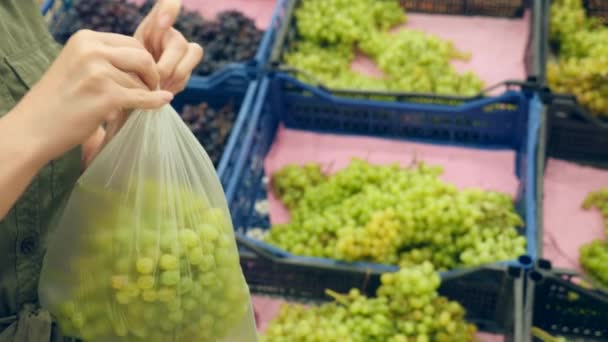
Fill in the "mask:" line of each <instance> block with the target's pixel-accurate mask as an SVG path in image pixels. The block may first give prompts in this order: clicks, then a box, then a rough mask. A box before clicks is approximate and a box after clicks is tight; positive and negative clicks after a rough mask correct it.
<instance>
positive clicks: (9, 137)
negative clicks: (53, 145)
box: [2, 105, 53, 170]
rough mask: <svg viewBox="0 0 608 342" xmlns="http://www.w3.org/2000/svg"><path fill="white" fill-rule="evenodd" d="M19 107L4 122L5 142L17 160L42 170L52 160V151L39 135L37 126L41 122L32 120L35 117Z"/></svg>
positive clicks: (7, 115) (8, 114)
mask: <svg viewBox="0 0 608 342" xmlns="http://www.w3.org/2000/svg"><path fill="white" fill-rule="evenodd" d="M24 109H25V108H23V107H22V106H20V105H17V106H15V107H14V108H13V110H11V111H10V112H8V113H7V114H6V116H5V117H4V118H3V120H2V121H4V127H5V128H6V129H5V130H3V131H5V132H6V133H4V134H6V135H5V136H4V137H3V138H4V139H3V140H5V139H6V140H5V141H6V143H7V145H8V146H10V147H12V149H13V153H14V156H15V158H16V160H18V161H21V162H22V163H24V164H26V165H27V166H28V167H29V168H31V169H34V170H39V169H41V168H42V167H43V166H44V165H45V164H46V163H48V162H49V161H50V160H51V159H52V158H53V156H52V153H51V151H48V148H46V146H48V145H47V144H46V143H45V142H44V141H45V139H44V137H43V136H42V135H41V134H40V133H39V130H38V129H37V125H40V123H39V122H36V121H35V120H33V119H31V117H32V116H33V115H30V114H31V113H28V112H27V111H25V110H24Z"/></svg>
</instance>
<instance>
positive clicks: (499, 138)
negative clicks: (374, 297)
mask: <svg viewBox="0 0 608 342" xmlns="http://www.w3.org/2000/svg"><path fill="white" fill-rule="evenodd" d="M286 83H287V84H289V85H290V86H292V87H294V88H299V89H300V90H301V93H300V94H298V95H294V94H289V95H287V94H284V93H281V92H278V91H277V88H279V87H283V86H285V84H286ZM540 107H541V103H540V100H539V99H538V98H537V97H535V96H534V95H533V94H532V93H530V92H523V91H515V90H508V91H506V92H505V93H504V94H503V95H501V96H498V97H491V98H480V99H477V100H473V101H470V102H466V103H462V104H461V105H460V106H444V105H434V104H426V105H423V104H412V103H392V104H391V106H390V107H388V108H387V107H386V105H382V104H378V103H377V102H375V101H368V100H357V101H355V102H353V100H350V99H348V100H347V99H343V98H338V97H334V96H331V95H328V94H327V93H325V92H322V91H320V90H318V89H316V88H314V87H311V86H309V85H306V84H304V83H301V82H299V81H295V80H293V79H291V78H288V77H285V76H284V75H282V74H279V73H277V74H272V75H271V76H269V77H267V78H265V79H263V80H262V81H261V83H260V86H259V91H258V96H257V99H256V102H255V104H254V105H253V111H252V113H251V117H250V121H249V125H248V126H247V128H246V129H245V131H244V134H241V135H239V137H238V138H239V139H243V140H244V142H243V143H242V144H243V145H242V146H244V148H241V149H240V151H236V153H238V154H239V156H238V157H237V158H236V160H237V163H236V165H235V168H236V170H235V171H233V172H232V177H231V180H230V181H229V184H228V186H227V187H226V197H227V201H228V204H229V206H230V210H231V213H232V218H233V223H234V227H235V229H236V236H237V240H238V241H239V243H240V245H241V246H244V247H245V251H244V253H243V258H244V259H243V260H244V262H245V264H244V265H245V267H244V272H245V276H246V278H247V279H248V281H249V284H250V286H251V287H252V289H254V290H260V291H262V292H264V289H266V290H267V291H269V292H272V291H277V294H281V295H286V294H288V292H290V291H293V292H294V293H296V294H297V295H298V296H311V297H313V298H314V297H317V298H319V297H323V296H324V295H323V291H322V288H323V289H324V288H334V289H336V290H337V291H340V290H344V289H345V287H350V286H352V284H362V283H365V282H366V279H368V277H370V276H371V275H378V274H381V273H383V272H392V271H395V270H396V269H397V267H396V266H390V265H380V264H372V263H364V262H356V263H348V262H341V261H336V260H331V259H325V258H315V257H304V256H296V255H292V254H290V253H288V252H286V251H284V250H281V249H279V248H277V247H275V246H271V245H269V244H267V243H264V242H261V241H259V240H256V239H252V238H250V237H248V236H247V235H246V232H247V230H249V229H251V228H258V227H262V228H266V229H267V228H268V227H269V223H268V219H267V218H260V216H259V215H258V214H257V213H256V210H255V205H256V202H257V201H258V200H259V199H260V198H263V196H265V194H266V193H265V185H264V170H263V163H264V158H265V156H266V154H267V153H268V151H269V149H270V146H271V145H272V142H273V139H274V138H275V133H276V130H277V127H278V125H279V123H282V124H284V125H285V126H286V127H287V128H295V129H301V130H308V131H315V132H325V133H334V134H351V135H368V136H376V137H382V138H387V139H409V140H417V141H423V142H431V143H436V144H437V143H438V144H444V145H458V146H466V147H471V148H482V149H498V150H505V149H511V150H514V151H516V158H515V166H516V167H515V169H516V173H517V176H518V178H519V187H518V192H519V193H518V195H517V201H516V202H517V203H516V207H517V210H518V212H519V213H520V215H522V217H523V218H524V220H525V226H526V227H525V229H523V230H522V231H521V233H522V234H525V236H526V238H527V241H528V247H527V254H528V256H525V257H523V258H520V260H513V261H510V262H504V263H499V264H501V265H509V266H514V267H522V266H523V267H526V266H527V265H529V264H531V262H532V259H534V258H536V256H537V252H536V251H537V247H538V246H537V243H538V241H537V238H536V235H537V227H536V202H535V201H536V196H537V195H536V178H535V177H536V163H535V162H536V160H537V159H536V158H537V156H536V153H537V147H538V139H537V138H538V135H537V130H538V129H539V124H540V121H539V120H540ZM226 153H229V152H228V151H227V152H226ZM232 153H233V152H232V151H231V152H230V154H231V155H232ZM230 158H233V157H232V156H231V157H230ZM251 251H253V252H254V253H253V255H255V256H260V255H264V256H266V258H267V259H270V260H274V261H272V262H265V261H262V259H256V258H250V257H248V256H247V255H250V256H251ZM256 260H259V264H256V262H257V261H256ZM277 260H279V261H280V262H277ZM260 267H261V268H262V269H267V270H266V271H262V270H260V269H259V268H260ZM322 271H324V272H322ZM459 271H460V270H454V271H449V272H444V273H443V276H448V275H449V274H450V273H451V272H459ZM284 283H286V284H290V285H287V286H286V285H284ZM481 283H484V284H483V285H479V286H478V287H484V286H486V287H487V286H488V284H487V282H481ZM298 284H299V285H298ZM469 285H470V286H471V288H475V284H473V283H472V284H469ZM284 286H285V287H284ZM307 286H311V287H310V288H307ZM281 288H285V289H287V290H281ZM371 288H373V286H371V287H370V289H371ZM488 291H490V293H491V294H489V295H488V298H491V299H492V300H494V301H498V300H500V293H498V292H497V291H496V290H492V289H491V288H490V289H489V290H488ZM372 292H373V291H372ZM463 296H465V297H466V295H465V294H463ZM455 299H457V300H458V301H460V302H461V303H463V305H465V307H467V308H468V309H469V310H470V312H472V313H475V312H484V314H485V313H487V309H485V310H486V311H483V310H484V309H483V308H482V307H483V305H485V304H484V303H480V302H479V301H478V299H479V298H478V297H476V296H471V297H467V298H455ZM467 301H468V302H467ZM482 301H483V300H482ZM490 306H491V305H490ZM476 307H479V308H478V309H477V310H476V309H475V308H476ZM488 317H489V316H485V315H479V316H478V317H477V319H478V320H479V321H484V320H486V319H488Z"/></svg>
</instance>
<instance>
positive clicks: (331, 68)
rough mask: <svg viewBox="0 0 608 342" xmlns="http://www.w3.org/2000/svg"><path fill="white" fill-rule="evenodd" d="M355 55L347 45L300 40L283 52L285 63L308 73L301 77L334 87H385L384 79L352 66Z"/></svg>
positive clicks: (380, 88) (374, 88)
mask: <svg viewBox="0 0 608 342" xmlns="http://www.w3.org/2000/svg"><path fill="white" fill-rule="evenodd" d="M354 58H355V55H354V51H353V49H352V47H351V46H348V45H344V44H339V45H332V46H320V45H317V44H315V43H312V42H309V41H300V42H297V43H296V44H295V46H294V48H293V49H292V50H291V51H290V52H288V53H287V54H285V63H286V64H287V65H289V66H291V67H293V68H296V69H298V70H303V71H304V72H306V73H307V74H308V75H300V78H301V79H302V80H303V81H308V82H311V81H313V82H321V83H322V84H323V85H325V86H328V87H331V88H335V89H352V88H355V89H358V88H361V89H368V90H377V91H382V90H388V89H387V88H386V84H385V83H386V82H385V81H384V80H383V79H380V78H377V77H372V76H367V75H363V74H360V73H358V72H356V71H353V70H351V67H350V66H351V63H352V61H353V60H354ZM310 77H312V79H311V78H310Z"/></svg>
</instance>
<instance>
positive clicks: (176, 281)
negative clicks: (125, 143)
mask: <svg viewBox="0 0 608 342" xmlns="http://www.w3.org/2000/svg"><path fill="white" fill-rule="evenodd" d="M143 187H144V190H145V191H144V192H145V194H146V196H145V197H143V198H144V199H143V200H141V199H140V200H139V202H137V203H136V205H134V207H132V208H129V207H128V205H126V204H125V202H128V201H125V200H124V198H125V197H126V198H128V197H129V196H134V195H132V194H129V193H127V194H121V196H117V197H116V198H114V197H113V195H116V194H109V193H104V192H102V191H95V193H96V194H97V195H98V196H104V201H103V204H104V206H103V208H104V209H106V211H107V212H105V217H104V218H103V219H101V220H99V221H93V220H92V221H91V222H89V224H90V225H91V228H90V229H91V232H92V233H91V234H83V236H82V237H81V238H82V239H83V241H82V242H83V245H84V246H85V247H86V249H85V250H86V253H83V254H84V255H83V256H82V257H80V258H74V259H73V260H70V262H72V266H71V267H72V268H74V269H78V270H80V271H79V272H78V273H77V274H78V277H79V279H66V280H65V281H66V282H67V284H70V286H66V288H69V291H68V292H66V293H64V296H63V297H62V299H61V300H60V301H58V302H57V303H56V305H55V306H56V307H55V308H52V311H53V313H54V314H55V315H56V316H57V321H58V323H59V324H60V325H61V327H62V328H63V330H65V331H66V332H68V333H70V334H71V335H74V336H77V337H82V338H84V339H86V340H87V341H98V340H116V341H144V340H146V341H159V342H160V341H210V342H211V341H217V340H221V339H222V338H224V337H225V336H226V334H227V333H228V332H229V331H230V328H231V327H234V326H235V325H236V324H238V323H239V322H240V321H239V320H241V319H243V318H244V317H245V314H246V313H247V311H248V309H249V290H248V288H247V285H246V283H245V279H244V278H243V276H242V272H241V268H240V265H239V259H238V254H237V250H236V245H235V244H234V242H233V239H234V237H233V235H232V234H233V233H232V230H231V227H230V221H229V219H228V218H227V213H226V212H225V211H224V210H223V209H219V208H213V207H210V205H209V203H207V200H206V199H204V198H200V197H197V196H194V195H193V194H191V193H189V192H187V191H183V190H181V189H178V191H168V189H165V190H164V191H163V190H161V189H159V188H158V187H155V186H154V185H153V184H150V183H145V185H144V186H143ZM79 190H83V189H79ZM140 190H141V189H140ZM140 190H137V191H140ZM161 194H162V196H163V197H159V196H161ZM158 198H164V199H165V200H164V201H163V203H159V202H160V201H157V199H158ZM106 201H108V202H110V203H107V202H106ZM100 207H102V206H101V205H100ZM178 208H179V209H180V211H176V210H177V209H178ZM182 209H183V210H182ZM129 212H131V214H130V216H134V215H139V216H141V217H142V220H141V221H135V220H133V219H132V218H129V215H128V213H129ZM97 216H99V215H97ZM87 229H89V227H87ZM97 232H100V234H99V235H100V236H97V234H96V233H97ZM158 237H162V238H160V239H158ZM157 239H158V241H157ZM92 270H94V272H93V271H92ZM200 322H215V323H214V324H212V325H211V326H208V327H207V329H205V330H204V331H201V329H199V327H200ZM218 322H219V323H218ZM205 324H208V323H205Z"/></svg>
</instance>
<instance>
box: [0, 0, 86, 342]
mask: <svg viewBox="0 0 608 342" xmlns="http://www.w3.org/2000/svg"><path fill="white" fill-rule="evenodd" d="M59 49H60V46H59V45H57V44H56V43H55V42H54V41H53V39H52V37H51V35H50V34H49V33H48V31H47V26H46V23H45V21H44V19H43V17H42V15H41V14H40V9H39V7H38V5H37V3H36V1H35V0H1V1H0V117H1V116H3V115H4V114H6V112H8V111H9V110H10V109H11V108H12V107H13V106H14V105H15V104H16V103H17V102H18V101H19V100H20V99H21V97H22V96H23V95H24V94H25V93H26V92H27V91H28V90H29V89H30V87H32V85H34V84H35V83H36V82H37V81H38V79H40V77H41V76H42V75H43V73H44V71H45V70H46V69H47V68H48V67H49V65H50V64H51V63H52V61H53V59H54V58H55V57H56V55H57V52H58V51H59ZM38 100H39V101H45V100H46V99H42V98H41V99H38ZM80 172H81V151H80V149H75V150H73V151H70V152H69V153H67V154H66V155H64V156H63V157H61V158H59V159H57V160H53V161H51V162H50V163H48V164H47V165H46V166H45V167H44V168H43V169H41V170H40V172H39V173H38V175H37V176H36V177H35V178H34V180H33V181H32V182H31V184H30V185H29V187H28V188H27V190H26V191H25V192H24V193H23V195H22V196H21V198H20V199H19V200H18V202H17V203H16V204H15V206H14V207H13V208H12V209H11V211H10V212H9V214H8V215H7V216H6V217H5V218H4V219H3V220H0V322H1V318H2V317H6V316H11V315H16V314H17V313H18V312H19V311H20V310H21V309H22V308H23V307H24V305H26V304H28V303H31V304H34V305H37V303H38V295H37V291H38V278H39V273H40V268H41V265H42V259H43V257H44V252H45V248H44V242H45V236H46V235H47V233H48V230H49V223H50V221H51V218H52V217H53V215H54V214H55V213H56V212H58V209H59V206H60V205H61V203H62V200H63V199H64V198H65V197H66V196H67V195H69V193H70V191H71V188H72V186H73V185H74V184H75V182H76V180H77V178H78V177H79V175H80ZM1 192H2V190H1V189H0V194H1ZM4 328H6V324H5V325H4V326H3V325H2V324H1V323H0V332H1V331H2V330H3V329H4ZM0 340H1V338H0Z"/></svg>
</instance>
